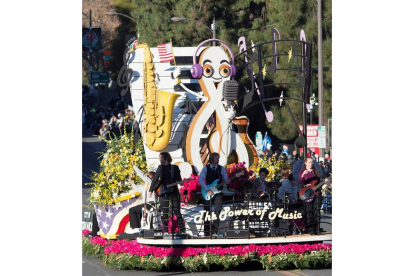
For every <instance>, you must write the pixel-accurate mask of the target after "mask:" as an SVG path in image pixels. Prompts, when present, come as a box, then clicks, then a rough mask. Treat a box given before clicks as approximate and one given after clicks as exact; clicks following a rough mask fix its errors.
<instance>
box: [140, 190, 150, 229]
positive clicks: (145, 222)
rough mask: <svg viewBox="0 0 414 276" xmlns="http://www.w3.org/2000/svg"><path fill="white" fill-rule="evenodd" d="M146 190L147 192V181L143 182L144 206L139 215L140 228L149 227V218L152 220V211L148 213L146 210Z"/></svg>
mask: <svg viewBox="0 0 414 276" xmlns="http://www.w3.org/2000/svg"><path fill="white" fill-rule="evenodd" d="M147 192H148V182H146V183H145V201H144V208H142V216H141V228H142V229H150V227H151V225H150V224H151V220H152V213H149V214H148V211H147Z"/></svg>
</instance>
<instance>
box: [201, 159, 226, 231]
mask: <svg viewBox="0 0 414 276" xmlns="http://www.w3.org/2000/svg"><path fill="white" fill-rule="evenodd" d="M219 161H220V154H218V153H216V152H213V153H211V154H210V156H209V158H208V162H209V164H208V165H207V166H205V167H204V168H203V169H202V170H201V173H200V176H199V178H198V183H199V184H200V185H201V188H203V189H205V190H206V191H207V193H208V194H209V195H210V196H213V195H214V193H213V191H211V190H210V189H208V187H207V185H210V184H212V183H213V182H214V181H215V180H217V179H219V181H218V183H221V182H223V181H225V183H226V184H229V183H230V180H229V179H228V177H227V171H226V168H224V167H223V166H220V165H219V164H218V163H219ZM206 184H207V185H206ZM222 189H223V186H220V187H219V186H218V190H222ZM203 201H204V210H206V211H209V212H210V215H211V210H210V206H212V205H213V204H214V213H215V214H216V216H217V219H216V220H214V223H213V225H212V234H213V235H214V236H217V234H218V233H217V232H218V226H219V215H220V212H221V209H222V202H223V193H218V194H216V195H215V196H214V197H213V198H211V199H210V200H205V199H203ZM204 235H205V236H210V222H206V221H205V222H204Z"/></svg>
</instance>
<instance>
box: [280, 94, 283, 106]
mask: <svg viewBox="0 0 414 276" xmlns="http://www.w3.org/2000/svg"><path fill="white" fill-rule="evenodd" d="M279 103H280V106H282V103H283V91H282V93H281V94H280V99H279Z"/></svg>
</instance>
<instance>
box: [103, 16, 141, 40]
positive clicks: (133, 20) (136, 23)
mask: <svg viewBox="0 0 414 276" xmlns="http://www.w3.org/2000/svg"><path fill="white" fill-rule="evenodd" d="M106 14H107V15H120V16H123V17H126V18H129V19H130V20H131V21H132V22H134V23H135V25H136V27H137V40H138V39H139V27H138V22H137V21H136V20H135V19H133V18H132V17H131V16H128V15H126V14H123V13H119V12H116V11H112V12H107V13H106Z"/></svg>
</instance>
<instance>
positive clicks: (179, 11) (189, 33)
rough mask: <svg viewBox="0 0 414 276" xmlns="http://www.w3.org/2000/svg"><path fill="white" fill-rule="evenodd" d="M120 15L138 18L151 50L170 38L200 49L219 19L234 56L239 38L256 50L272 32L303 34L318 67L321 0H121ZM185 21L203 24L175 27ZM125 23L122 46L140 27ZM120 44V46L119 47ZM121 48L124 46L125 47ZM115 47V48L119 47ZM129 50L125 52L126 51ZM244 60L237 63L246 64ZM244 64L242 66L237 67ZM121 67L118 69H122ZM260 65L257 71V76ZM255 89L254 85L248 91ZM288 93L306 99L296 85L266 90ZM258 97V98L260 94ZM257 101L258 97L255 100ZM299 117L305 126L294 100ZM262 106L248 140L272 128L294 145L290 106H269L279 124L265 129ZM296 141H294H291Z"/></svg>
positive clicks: (327, 88)
mask: <svg viewBox="0 0 414 276" xmlns="http://www.w3.org/2000/svg"><path fill="white" fill-rule="evenodd" d="M114 6H115V10H116V11H118V12H122V13H126V14H127V13H128V14H130V15H131V17H133V18H136V20H137V22H138V28H139V34H140V38H139V43H148V45H149V46H150V47H156V45H157V44H159V43H165V42H168V41H169V40H170V39H171V38H172V40H173V46H175V47H190V46H198V45H199V44H200V43H201V42H202V41H204V40H206V39H209V38H211V37H212V36H211V32H210V31H209V30H208V29H207V28H206V27H205V26H203V25H201V23H202V24H204V25H206V26H208V27H209V28H211V23H212V21H213V18H215V20H216V25H217V32H216V37H217V38H218V39H221V40H223V41H225V42H226V43H228V44H229V45H230V46H231V48H232V49H233V51H234V53H235V55H237V53H238V49H239V47H238V45H237V41H238V38H239V37H240V36H245V37H246V43H247V46H248V47H250V45H251V41H253V42H254V44H255V45H257V44H259V43H262V42H265V41H270V40H271V39H272V38H271V37H272V36H271V34H272V33H271V28H276V29H278V30H279V32H280V36H281V39H295V40H299V36H300V30H301V29H303V30H304V31H305V33H306V40H307V41H308V42H311V43H312V46H313V47H312V67H313V68H317V67H318V66H317V64H318V60H317V57H318V55H317V52H318V47H317V37H318V28H317V27H318V22H317V0H253V1H251V0H228V1H213V0H196V1H194V0H180V1H172V0H153V1H143V0H117V1H115V3H114ZM322 7H323V13H322V17H323V66H324V67H329V71H328V72H324V73H323V74H324V113H325V117H324V120H325V123H324V124H325V125H326V123H327V118H328V117H331V116H332V113H331V112H332V111H331V108H332V97H331V94H332V73H331V70H332V68H331V67H332V58H331V56H332V49H331V47H332V1H331V0H326V1H323V2H322ZM175 16H177V17H181V16H183V17H186V18H187V19H191V20H197V21H199V22H200V23H197V22H193V21H190V20H187V21H183V22H172V21H171V18H172V17H175ZM119 19H120V20H121V21H122V23H121V24H122V25H123V28H125V30H124V29H122V28H120V29H119V30H118V34H119V36H120V39H121V41H122V42H123V41H124V36H123V35H122V32H127V31H126V30H128V31H131V30H132V29H134V28H135V26H134V23H132V22H131V21H130V20H129V21H128V19H126V18H121V17H119ZM117 45H118V44H117ZM120 45H121V43H119V46H116V47H121V46H120ZM114 46H115V44H114ZM277 47H278V53H288V51H289V50H290V48H291V47H292V43H285V42H280V43H278V45H277ZM122 49H124V48H122ZM262 51H263V52H264V53H265V54H267V55H268V54H270V53H272V46H271V43H269V44H268V45H265V46H263V49H262ZM115 59H118V61H119V63H121V64H120V65H116V62H115ZM243 60H244V58H243V57H241V58H239V61H238V62H242V61H243ZM271 61H272V59H271V58H268V59H266V60H265V61H264V63H263V64H266V68H269V65H270V63H271ZM113 65H114V66H115V65H116V66H119V68H120V67H121V66H122V58H121V57H116V56H115V55H114V62H113ZM237 65H239V64H237ZM279 66H280V67H294V63H293V62H292V61H290V62H288V59H287V58H286V57H280V59H279ZM119 68H118V69H119ZM257 69H258V68H257V65H255V67H254V70H255V72H257ZM312 78H313V79H312V80H313V87H312V92H313V93H315V95H317V93H318V89H317V87H318V86H317V85H318V79H317V74H316V73H315V74H314V76H313V77H312ZM297 80H298V76H297V75H295V74H292V73H287V72H283V71H278V72H277V73H276V74H274V75H270V74H269V75H267V76H266V78H265V83H275V82H277V83H292V82H297ZM239 83H240V85H241V86H242V87H243V86H246V87H247V88H249V89H250V87H251V83H250V82H249V80H247V79H246V74H245V75H244V76H243V77H242V78H241V79H239ZM249 84H250V86H249ZM282 91H283V93H284V96H285V97H296V98H301V97H302V95H301V93H302V89H301V88H300V87H297V86H290V85H289V86H288V85H278V86H273V87H268V88H266V89H265V95H264V96H265V97H266V98H270V97H277V96H280V93H281V92H282ZM255 94H256V93H255ZM253 99H254V100H257V99H258V97H257V95H255V96H254V97H253ZM289 105H290V107H291V108H292V111H293V113H294V116H295V118H296V119H297V121H298V123H299V124H303V122H302V103H301V102H298V101H292V100H290V101H289ZM259 106H260V105H256V106H255V108H251V109H249V110H248V111H247V112H246V114H245V115H247V116H248V117H249V118H250V120H251V127H250V129H249V135H250V136H251V137H254V133H255V131H257V130H263V129H266V128H268V129H270V131H271V133H272V134H273V135H274V136H273V137H274V138H277V139H279V142H292V141H294V138H295V137H297V135H298V132H297V130H296V127H295V125H294V122H293V120H292V119H291V117H290V115H289V112H288V110H287V109H286V107H285V106H283V105H282V107H280V106H279V102H278V101H277V102H274V103H266V104H265V106H266V110H272V112H273V113H274V120H273V122H272V123H267V124H266V119H265V117H264V112H263V110H262V109H261V108H258V107H259ZM317 114H318V108H317V106H316V107H315V109H314V116H313V118H314V122H317V120H318V116H317ZM292 139H293V140H292Z"/></svg>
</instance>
